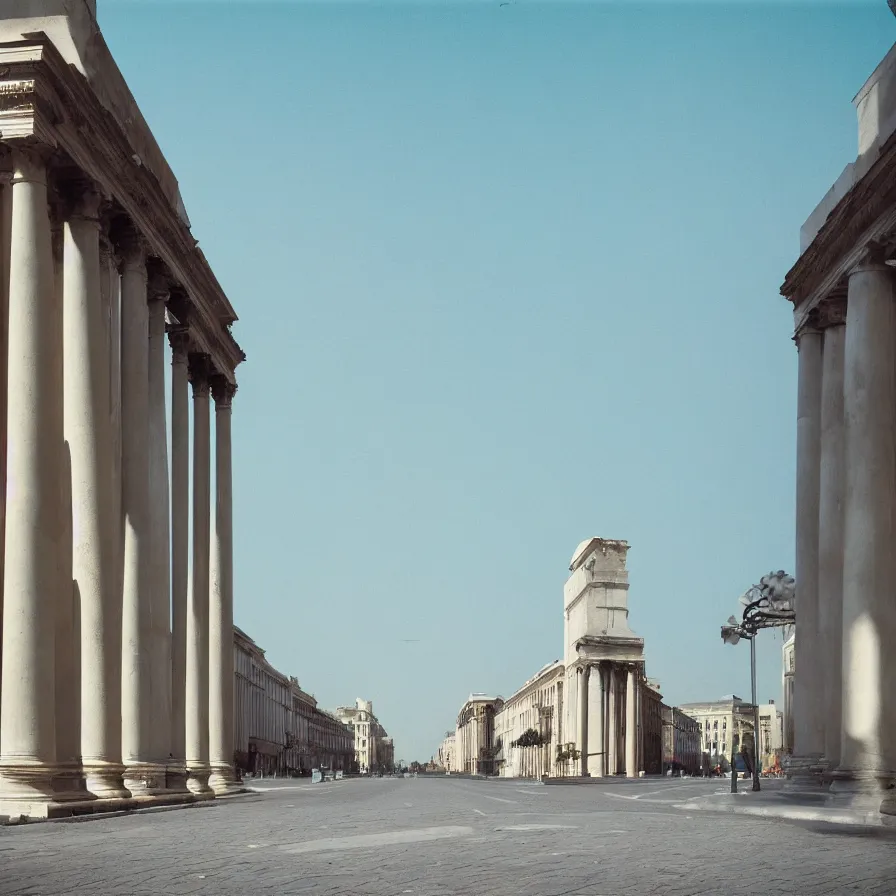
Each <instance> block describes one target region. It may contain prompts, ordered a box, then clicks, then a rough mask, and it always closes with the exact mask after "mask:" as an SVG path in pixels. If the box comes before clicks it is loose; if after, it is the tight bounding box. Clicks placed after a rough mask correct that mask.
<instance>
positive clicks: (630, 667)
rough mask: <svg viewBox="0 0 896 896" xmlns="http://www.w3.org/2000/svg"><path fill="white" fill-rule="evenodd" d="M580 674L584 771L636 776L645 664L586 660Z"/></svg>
mask: <svg viewBox="0 0 896 896" xmlns="http://www.w3.org/2000/svg"><path fill="white" fill-rule="evenodd" d="M576 675H577V676H578V682H577V684H578V688H577V692H578V704H577V707H576V709H577V713H578V744H577V749H578V750H579V754H580V757H579V761H580V774H581V775H582V776H583V777H587V776H589V775H590V776H592V777H604V776H607V775H617V774H619V773H620V772H622V773H624V774H625V775H626V777H629V778H635V777H637V776H638V720H639V719H640V710H639V703H640V696H641V695H640V682H641V677H642V675H641V667H640V666H639V665H638V664H637V663H621V662H616V661H613V660H602V661H599V662H583V663H581V664H579V665H578V666H577V667H576Z"/></svg>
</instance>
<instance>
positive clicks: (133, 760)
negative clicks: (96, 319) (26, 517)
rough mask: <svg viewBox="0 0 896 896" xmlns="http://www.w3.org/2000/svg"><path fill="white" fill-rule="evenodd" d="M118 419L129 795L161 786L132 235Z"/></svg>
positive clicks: (141, 321) (140, 282)
mask: <svg viewBox="0 0 896 896" xmlns="http://www.w3.org/2000/svg"><path fill="white" fill-rule="evenodd" d="M121 255H122V269H121V412H122V413H121V421H122V469H121V473H122V476H121V478H122V516H123V520H124V588H123V610H122V633H123V634H122V700H121V720H122V753H123V759H124V765H125V775H124V783H125V786H126V787H127V788H128V789H129V790H130V791H131V793H132V794H133V795H134V796H151V795H153V794H157V793H160V792H163V791H164V789H165V764H164V757H160V756H158V754H157V753H156V746H157V744H156V738H155V733H154V729H153V724H154V719H153V718H152V714H151V707H152V690H153V687H152V685H153V682H152V673H153V668H152V595H151V593H150V584H151V579H150V576H151V572H152V569H151V566H150V564H151V560H152V553H151V551H152V539H151V535H150V525H151V518H150V506H149V314H148V307H147V274H146V255H145V250H144V247H143V245H142V242H141V241H140V239H139V238H138V237H136V236H134V235H133V234H131V235H129V236H128V237H127V238H126V239H125V240H124V241H123V242H122V245H121Z"/></svg>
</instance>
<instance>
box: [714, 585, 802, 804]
mask: <svg viewBox="0 0 896 896" xmlns="http://www.w3.org/2000/svg"><path fill="white" fill-rule="evenodd" d="M795 599H796V582H795V580H794V578H793V576H789V575H787V573H786V572H784V570H783V569H779V570H778V571H777V572H770V573H769V574H768V575H766V576H763V577H762V578H761V579H760V580H759V584H758V585H753V586H751V587H750V588H749V589H748V590H747V591H746V592H745V593H744V594H742V595H741V597H740V600H739V602H740V605H741V606H742V607H743V608H744V610H743V615H742V617H741V619H740V621H738V620H737V619H736V618H735V617H734V616H729V617H728V622H727V623H726V624H725V625H723V626H722V641H724V643H725V644H732V645H734V644H737V643H738V642H739V641H740V640H741V638H745V639H746V640H748V641H749V642H750V688H751V690H752V694H751V697H752V701H753V790H754V791H757V790H760V786H759V704H758V703H757V702H756V635H757V634H758V633H759V631H761V630H762V629H764V628H781V627H783V626H785V625H793V622H794V619H795V615H794V603H795ZM733 755H734V753H733V751H732V756H733ZM731 778H732V783H731V792H732V793H735V792H736V791H737V783H736V781H735V779H734V763H733V762H732V764H731Z"/></svg>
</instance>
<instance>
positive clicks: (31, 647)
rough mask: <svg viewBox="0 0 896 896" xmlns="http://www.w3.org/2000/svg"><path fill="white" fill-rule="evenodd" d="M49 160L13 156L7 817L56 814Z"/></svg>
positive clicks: (54, 377)
mask: <svg viewBox="0 0 896 896" xmlns="http://www.w3.org/2000/svg"><path fill="white" fill-rule="evenodd" d="M45 159H46V156H45V155H44V154H43V152H42V151H41V150H40V149H38V148H33V149H32V148H28V149H26V148H24V147H22V148H18V147H16V148H15V149H14V150H13V181H12V221H11V250H10V285H9V366H8V374H7V375H8V395H7V401H8V406H7V419H8V436H9V440H8V451H7V458H8V460H7V464H8V465H7V489H6V501H7V504H6V512H7V517H6V544H5V556H6V564H5V568H4V570H3V574H4V578H3V582H4V585H3V594H4V601H3V632H4V643H3V659H2V676H0V680H2V681H3V682H4V683H5V684H6V686H5V687H3V690H2V696H0V813H3V814H11V815H20V814H24V815H29V816H41V815H43V816H46V815H47V814H49V812H50V811H51V804H52V800H53V795H54V794H53V787H52V779H53V776H54V774H55V764H56V725H55V690H56V684H55V675H56V667H55V649H54V648H55V626H56V618H55V613H54V612H53V611H48V608H50V607H53V608H55V605H56V601H57V599H58V596H59V566H58V555H59V522H60V519H59V517H60V514H59V507H60V502H59V493H60V485H61V483H60V469H59V467H60V459H61V457H62V441H61V435H62V425H63V406H62V382H61V381H60V375H59V374H60V367H59V366H58V364H57V363H56V360H57V359H58V358H59V357H60V356H61V354H62V339H61V335H62V327H61V324H59V323H58V320H59V315H60V314H61V308H60V307H59V303H58V302H57V300H56V295H55V283H54V275H53V254H52V248H51V241H50V221H49V216H48V212H47V172H46V162H45ZM10 682H12V683H14V684H13V686H10V684H9V683H10Z"/></svg>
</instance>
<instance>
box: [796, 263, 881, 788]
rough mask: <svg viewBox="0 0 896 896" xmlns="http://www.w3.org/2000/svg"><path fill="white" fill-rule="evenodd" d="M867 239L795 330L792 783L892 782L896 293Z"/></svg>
mask: <svg viewBox="0 0 896 896" xmlns="http://www.w3.org/2000/svg"><path fill="white" fill-rule="evenodd" d="M876 252H877V250H876V249H874V248H872V249H871V250H870V251H869V252H868V253H866V255H865V257H864V258H863V260H862V261H861V262H860V263H859V264H858V265H856V266H855V267H853V268H852V270H851V271H850V272H849V275H848V280H847V284H848V285H847V289H846V290H845V291H844V290H840V291H838V292H835V293H834V294H832V295H830V296H829V297H828V298H827V299H826V300H825V301H824V303H822V304H821V305H820V306H819V307H818V308H817V309H815V310H814V311H813V312H812V314H811V315H810V316H809V319H808V321H807V322H806V323H805V324H804V325H803V326H802V327H801V329H800V330H799V331H798V332H797V335H796V342H797V345H798V348H799V397H798V411H797V413H798V430H797V432H798V437H797V533H796V534H797V537H796V581H797V610H796V640H795V644H796V651H797V656H796V663H795V677H794V698H793V715H794V758H793V761H792V763H791V767H790V774H791V778H792V781H793V783H795V784H800V783H807V782H810V781H811V782H813V783H814V784H815V785H816V786H817V782H818V780H819V778H821V780H823V781H831V791H832V792H833V793H834V794H838V795H839V794H843V795H847V796H849V797H850V798H851V799H860V798H863V797H870V799H871V802H873V803H875V804H880V802H881V799H882V798H883V796H884V795H885V792H886V791H887V789H888V788H889V787H891V786H892V784H893V783H894V782H896V695H894V694H893V690H892V683H893V681H894V680H896V653H894V652H893V650H892V649H891V645H892V643H893V640H894V637H896V602H894V594H896V552H894V550H893V537H894V521H896V371H894V366H893V353H894V348H896V305H894V300H896V295H894V270H893V268H892V267H890V266H889V265H887V264H885V263H884V258H883V256H882V255H880V254H876Z"/></svg>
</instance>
